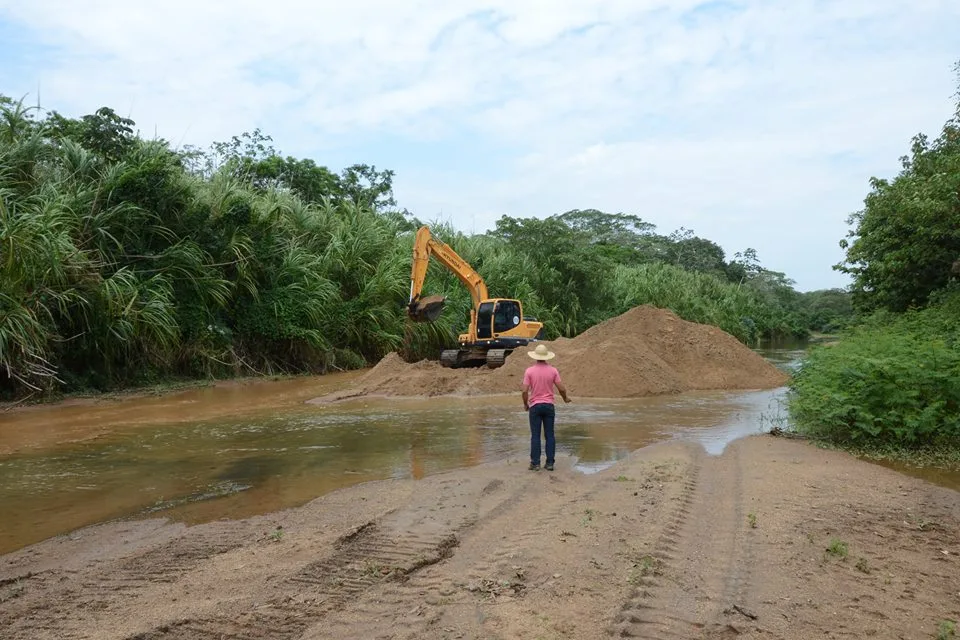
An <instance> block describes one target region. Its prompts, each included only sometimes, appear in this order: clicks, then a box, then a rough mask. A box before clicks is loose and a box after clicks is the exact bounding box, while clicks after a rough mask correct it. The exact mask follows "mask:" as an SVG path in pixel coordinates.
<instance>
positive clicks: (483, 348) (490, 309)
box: [407, 226, 543, 369]
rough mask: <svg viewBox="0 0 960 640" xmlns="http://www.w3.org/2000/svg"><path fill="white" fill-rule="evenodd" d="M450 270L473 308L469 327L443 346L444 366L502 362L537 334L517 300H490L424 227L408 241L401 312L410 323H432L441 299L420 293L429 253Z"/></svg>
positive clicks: (475, 277) (539, 327)
mask: <svg viewBox="0 0 960 640" xmlns="http://www.w3.org/2000/svg"><path fill="white" fill-rule="evenodd" d="M431 256H432V257H434V258H435V259H436V260H437V262H439V263H440V264H442V265H443V266H444V267H446V268H447V269H449V270H450V271H452V272H453V274H454V275H455V276H457V278H459V280H460V282H462V283H463V284H464V286H466V287H467V290H469V291H470V297H471V298H472V300H473V307H472V308H471V309H470V326H469V327H468V328H467V332H466V333H464V334H461V335H460V339H459V342H460V348H459V349H444V350H443V351H442V352H441V353H440V364H442V365H443V366H444V367H449V368H453V369H456V368H459V367H481V366H484V365H486V366H487V367H489V368H491V369H496V368H497V367H501V366H503V363H504V361H505V360H506V359H507V356H508V355H510V353H511V352H512V351H513V350H514V349H515V348H517V347H522V346H524V345H527V344H530V343H531V342H534V341H536V340H539V339H540V338H541V337H542V336H543V323H542V322H537V319H536V318H533V317H528V316H524V315H523V305H522V304H521V303H520V301H519V300H511V299H508V298H491V297H490V296H489V294H488V293H487V284H486V283H485V282H484V281H483V278H481V277H480V274H479V273H477V272H476V271H475V270H474V269H473V267H471V266H470V265H469V264H467V261H466V260H464V259H463V258H461V257H460V256H459V255H457V252H456V251H454V250H453V249H451V248H450V246H449V245H447V244H445V243H444V242H442V241H440V240H438V239H437V238H434V237H433V235H431V233H430V229H429V228H428V227H426V226H423V227H420V229H419V230H418V231H417V236H416V240H415V241H414V244H413V267H412V269H411V272H410V302H409V303H408V305H407V315H408V316H409V317H410V319H411V320H413V321H414V322H435V321H436V320H437V318H439V317H440V313H441V312H442V311H443V307H444V304H445V303H446V298H444V297H443V296H423V295H422V292H423V281H424V280H425V279H426V277H427V267H428V266H429V263H430V257H431Z"/></svg>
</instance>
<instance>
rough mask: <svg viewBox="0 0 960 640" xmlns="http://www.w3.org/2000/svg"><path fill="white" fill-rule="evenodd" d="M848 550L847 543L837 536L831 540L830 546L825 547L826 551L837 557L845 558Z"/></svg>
mask: <svg viewBox="0 0 960 640" xmlns="http://www.w3.org/2000/svg"><path fill="white" fill-rule="evenodd" d="M848 552H849V549H848V548H847V543H846V542H844V541H843V540H838V539H837V538H834V539H833V540H831V541H830V546H829V547H827V553H829V554H830V555H832V556H834V557H837V558H846V557H847V553H848Z"/></svg>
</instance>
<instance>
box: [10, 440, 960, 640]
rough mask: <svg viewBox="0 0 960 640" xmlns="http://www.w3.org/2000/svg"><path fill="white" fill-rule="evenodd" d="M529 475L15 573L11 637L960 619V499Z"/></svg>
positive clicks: (347, 497)
mask: <svg viewBox="0 0 960 640" xmlns="http://www.w3.org/2000/svg"><path fill="white" fill-rule="evenodd" d="M522 457H523V456H518V458H517V459H514V460H509V461H505V462H502V463H496V464H490V465H484V466H479V467H473V468H468V469H463V470H459V471H455V472H450V473H445V474H440V475H436V476H431V477H428V478H426V479H424V480H419V481H414V480H390V481H384V482H376V483H370V484H366V485H359V486H355V487H352V488H349V489H344V490H341V491H337V492H335V493H332V494H329V495H327V496H324V497H322V498H319V499H317V500H315V501H313V502H312V503H310V504H308V505H306V506H304V507H301V508H298V509H293V510H289V511H285V512H280V513H276V514H272V515H270V516H263V517H256V518H250V519H247V520H240V521H220V522H214V523H209V524H204V525H198V526H194V527H190V528H187V527H184V526H182V525H173V524H167V523H165V522H163V521H140V522H126V523H113V524H107V525H100V526H97V527H92V528H89V529H86V530H82V531H78V532H75V533H74V534H72V535H70V536H64V537H61V538H56V539H53V540H49V541H47V542H44V543H41V544H39V545H35V546H33V547H29V548H27V549H24V550H21V551H19V552H16V553H13V554H9V555H7V556H2V557H0V629H2V630H3V634H2V635H3V637H4V638H7V639H10V640H15V639H16V640H19V639H30V640H43V639H47V638H51V639H52V638H57V639H66V638H99V639H104V640H109V639H118V640H120V639H123V640H133V639H139V640H160V639H170V640H173V639H186V638H190V639H194V638H200V639H212V638H232V639H238V638H244V639H249V638H282V639H293V638H302V639H304V640H315V639H319V638H415V639H418V640H419V639H423V638H577V639H590V638H607V637H611V636H616V637H652V638H658V637H662V638H733V637H743V638H761V637H762V638H798V639H803V638H827V637H855V638H861V637H874V638H930V637H935V636H936V628H937V625H938V624H939V623H940V621H941V620H946V619H952V620H957V619H958V618H960V587H958V583H957V580H956V576H957V575H958V573H960V496H958V494H957V492H955V491H952V490H949V489H945V488H941V487H936V486H933V485H930V484H928V483H926V482H924V481H922V480H918V479H913V478H909V477H906V476H903V475H901V474H899V473H896V472H894V471H891V470H889V469H885V468H882V467H879V466H875V465H871V464H868V463H865V462H861V461H858V460H855V459H853V458H851V457H850V456H847V455H845V454H841V453H836V452H829V451H823V450H820V449H817V448H814V447H812V446H809V445H807V444H805V443H802V442H797V441H789V440H783V439H779V438H774V437H770V436H754V437H750V438H747V439H743V440H739V441H737V442H735V443H733V444H732V445H730V446H729V447H728V448H727V450H726V451H725V452H724V454H723V455H722V456H719V457H712V456H708V455H707V454H706V453H705V452H704V451H703V449H702V448H700V447H699V446H697V445H694V444H690V443H679V442H674V443H665V444H660V445H656V446H653V447H648V448H645V449H641V450H639V451H637V452H635V453H634V454H633V455H632V456H631V457H630V458H628V459H626V460H623V461H621V462H620V463H618V464H617V465H615V466H614V467H612V468H610V469H608V470H606V471H604V472H601V473H597V474H592V475H582V474H580V473H578V472H575V471H573V470H572V469H571V461H570V460H569V459H564V458H561V459H560V460H559V461H558V466H557V471H556V472H553V473H549V472H546V471H539V472H530V471H527V470H526V468H525V465H524V463H523V461H522V459H521V458H522ZM772 479H776V480H775V482H774V481H772ZM279 527H282V528H279ZM841 542H842V543H843V544H841ZM831 545H832V548H833V549H834V551H835V552H836V553H831V552H829V551H827V549H828V548H830V547H831ZM844 551H845V553H844Z"/></svg>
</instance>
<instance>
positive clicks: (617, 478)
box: [614, 476, 630, 482]
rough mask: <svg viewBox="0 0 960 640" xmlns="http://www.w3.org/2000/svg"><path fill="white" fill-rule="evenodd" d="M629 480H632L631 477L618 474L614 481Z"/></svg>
mask: <svg viewBox="0 0 960 640" xmlns="http://www.w3.org/2000/svg"><path fill="white" fill-rule="evenodd" d="M629 481H630V478H628V477H627V476H617V477H616V478H615V479H614V482H629Z"/></svg>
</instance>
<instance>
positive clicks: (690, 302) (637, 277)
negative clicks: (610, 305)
mask: <svg viewBox="0 0 960 640" xmlns="http://www.w3.org/2000/svg"><path fill="white" fill-rule="evenodd" d="M605 286H608V287H609V288H610V289H611V291H612V292H613V297H614V299H615V301H616V307H615V313H622V312H624V311H627V310H628V309H631V308H633V307H636V306H638V305H641V304H650V305H653V306H655V307H661V308H665V309H670V310H671V311H673V312H674V313H676V314H677V315H678V316H680V317H681V318H683V319H684V320H689V321H691V322H700V323H703V324H711V325H714V326H717V327H720V328H721V329H723V330H724V331H726V332H727V333H729V334H731V335H733V336H736V337H737V338H738V339H739V340H741V341H742V342H744V343H748V344H752V343H754V342H756V341H757V340H759V339H760V338H763V337H769V336H770V335H773V334H776V333H789V332H790V330H791V327H790V324H789V322H788V321H787V319H786V318H784V317H782V314H781V313H778V312H777V310H776V309H775V308H772V307H771V306H769V305H767V304H765V303H764V302H763V300H762V299H761V298H760V297H759V295H758V294H757V293H756V291H754V290H753V289H751V288H749V287H745V286H742V285H738V284H735V283H732V282H728V281H726V280H722V279H721V278H718V277H717V276H714V275H711V274H707V273H699V272H693V271H686V270H684V269H681V268H680V267H676V266H674V265H670V264H665V263H662V262H653V263H648V264H643V265H638V266H618V267H617V268H616V269H615V270H614V272H613V277H612V278H610V280H609V281H607V282H606V283H605Z"/></svg>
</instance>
